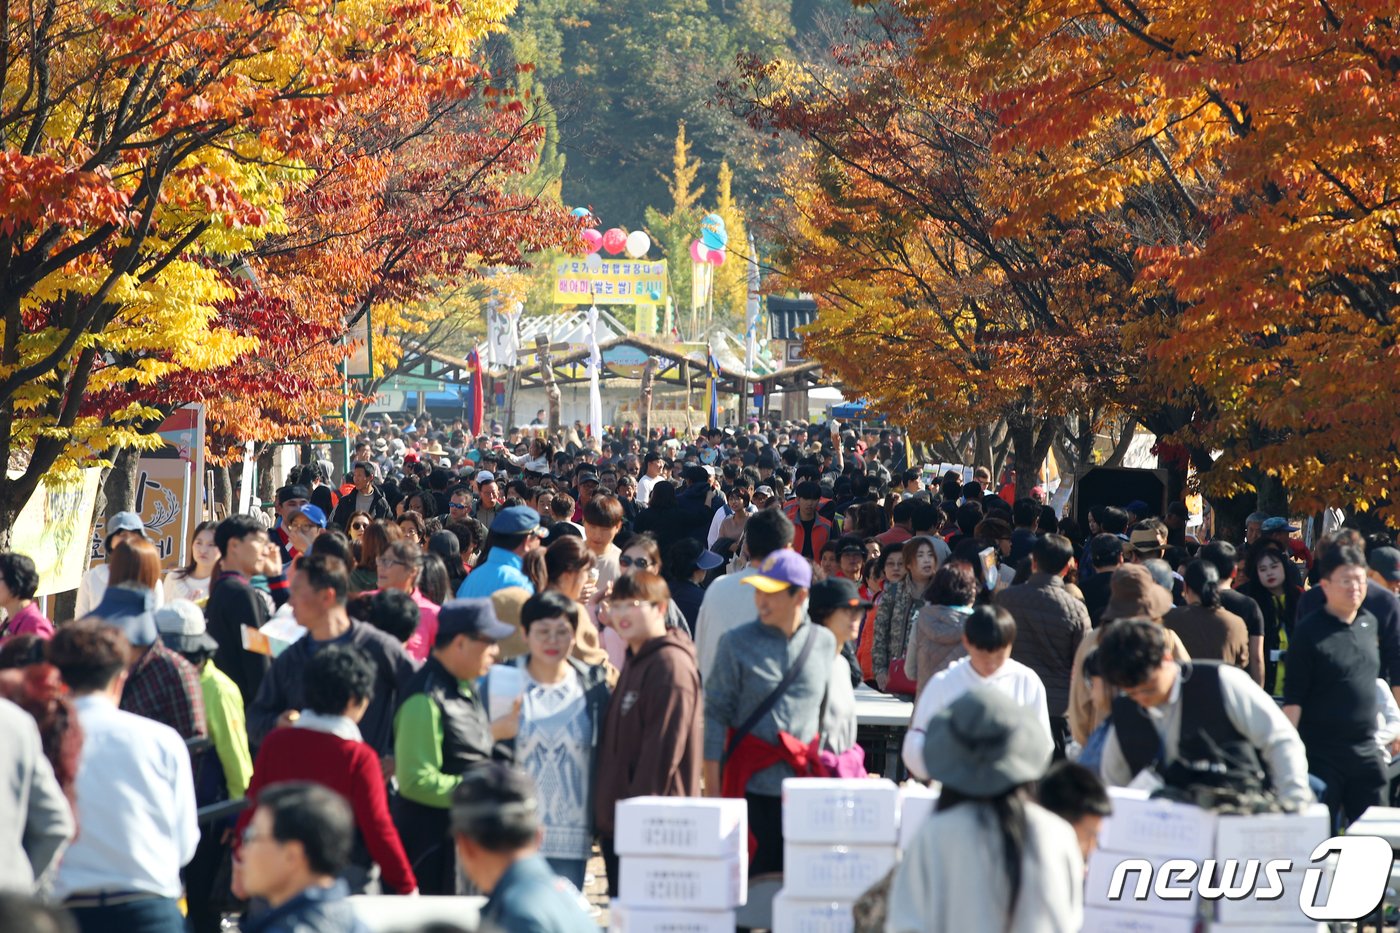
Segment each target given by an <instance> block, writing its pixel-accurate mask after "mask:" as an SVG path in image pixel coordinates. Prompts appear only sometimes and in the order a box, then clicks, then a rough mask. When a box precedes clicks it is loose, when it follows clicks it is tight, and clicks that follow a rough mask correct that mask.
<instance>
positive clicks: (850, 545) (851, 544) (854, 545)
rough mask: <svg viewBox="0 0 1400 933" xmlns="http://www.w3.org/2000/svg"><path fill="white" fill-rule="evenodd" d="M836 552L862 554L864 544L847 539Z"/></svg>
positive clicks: (863, 553) (838, 553)
mask: <svg viewBox="0 0 1400 933" xmlns="http://www.w3.org/2000/svg"><path fill="white" fill-rule="evenodd" d="M836 554H837V556H840V555H842V554H860V555H861V556H864V555H865V545H864V544H861V543H860V542H859V541H847V542H846V543H845V544H843V545H841V548H840V550H838V551H837V552H836Z"/></svg>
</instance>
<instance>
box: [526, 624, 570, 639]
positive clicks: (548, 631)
mask: <svg viewBox="0 0 1400 933" xmlns="http://www.w3.org/2000/svg"><path fill="white" fill-rule="evenodd" d="M530 637H531V638H538V639H539V640H540V641H560V642H563V641H573V640H574V630H573V629H571V628H569V627H568V626H567V625H564V626H560V627H558V628H541V627H540V626H538V625H536V626H534V627H532V628H531V629H530Z"/></svg>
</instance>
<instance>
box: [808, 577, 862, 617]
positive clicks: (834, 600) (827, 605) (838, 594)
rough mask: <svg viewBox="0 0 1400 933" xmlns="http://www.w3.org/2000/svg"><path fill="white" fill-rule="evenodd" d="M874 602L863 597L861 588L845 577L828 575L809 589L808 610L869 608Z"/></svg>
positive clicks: (825, 610) (828, 610) (816, 611)
mask: <svg viewBox="0 0 1400 933" xmlns="http://www.w3.org/2000/svg"><path fill="white" fill-rule="evenodd" d="M872 605H874V603H872V602H870V600H868V599H862V598H861V595H860V590H858V589H856V585H855V584H854V583H852V582H851V581H850V580H847V579H846V578H845V577H827V578H826V579H825V580H822V581H821V582H819V583H813V584H812V588H811V589H810V590H808V591H807V611H808V612H812V613H821V612H830V611H831V610H833V609H869V608H870V607H871V606H872Z"/></svg>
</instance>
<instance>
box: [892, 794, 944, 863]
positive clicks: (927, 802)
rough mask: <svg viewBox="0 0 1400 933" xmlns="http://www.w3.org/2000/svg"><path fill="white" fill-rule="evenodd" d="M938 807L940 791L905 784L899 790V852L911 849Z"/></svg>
mask: <svg viewBox="0 0 1400 933" xmlns="http://www.w3.org/2000/svg"><path fill="white" fill-rule="evenodd" d="M936 806H938V791H936V790H933V789H932V788H929V787H925V786H924V785H922V784H905V785H903V786H902V787H900V789H899V851H901V852H903V851H904V850H906V849H908V848H909V843H910V842H912V841H913V839H914V837H915V836H916V835H917V834H918V832H919V828H920V827H922V826H923V825H924V821H925V820H927V819H928V818H929V816H931V815H932V814H933V810H934V807H936Z"/></svg>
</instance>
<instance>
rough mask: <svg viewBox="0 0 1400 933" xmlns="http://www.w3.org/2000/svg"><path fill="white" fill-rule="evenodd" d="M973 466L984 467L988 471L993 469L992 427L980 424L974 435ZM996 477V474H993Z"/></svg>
mask: <svg viewBox="0 0 1400 933" xmlns="http://www.w3.org/2000/svg"><path fill="white" fill-rule="evenodd" d="M972 465H973V466H974V467H979V466H984V467H986V468H988V469H991V467H992V427H991V425H987V424H979V425H978V426H977V429H976V431H975V433H974V435H973V447H972ZM993 476H995V474H993Z"/></svg>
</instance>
